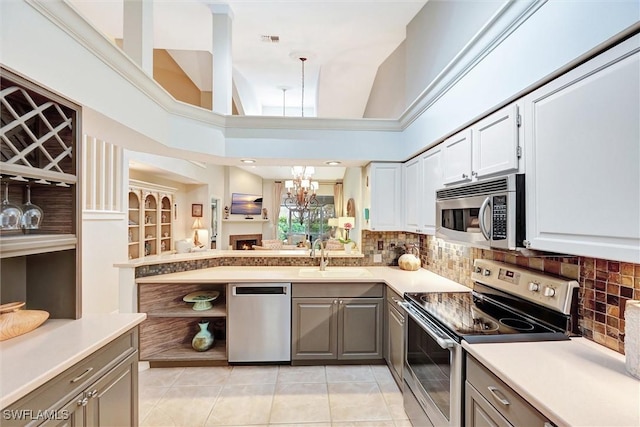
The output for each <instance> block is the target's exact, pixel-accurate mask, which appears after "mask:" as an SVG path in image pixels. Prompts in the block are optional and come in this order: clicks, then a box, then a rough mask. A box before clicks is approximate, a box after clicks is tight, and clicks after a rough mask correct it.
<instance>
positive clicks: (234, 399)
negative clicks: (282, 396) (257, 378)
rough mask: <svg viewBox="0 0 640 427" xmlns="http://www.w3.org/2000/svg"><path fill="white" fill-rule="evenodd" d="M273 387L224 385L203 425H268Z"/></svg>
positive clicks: (270, 385) (264, 385) (268, 385)
mask: <svg viewBox="0 0 640 427" xmlns="http://www.w3.org/2000/svg"><path fill="white" fill-rule="evenodd" d="M234 370H235V368H234ZM275 387H276V385H275V384H244V385H242V384H227V385H225V386H224V387H223V389H222V391H221V392H220V395H219V396H218V400H217V401H216V403H215V405H214V407H213V410H212V411H211V414H210V415H209V418H208V419H207V421H206V423H205V425H206V426H220V425H224V426H249V425H255V424H268V423H269V414H270V412H271V404H272V402H273V394H274V392H275Z"/></svg>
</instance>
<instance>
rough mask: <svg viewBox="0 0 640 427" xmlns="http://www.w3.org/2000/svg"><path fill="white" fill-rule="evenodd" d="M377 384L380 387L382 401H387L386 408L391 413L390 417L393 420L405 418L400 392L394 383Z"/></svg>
mask: <svg viewBox="0 0 640 427" xmlns="http://www.w3.org/2000/svg"><path fill="white" fill-rule="evenodd" d="M378 386H379V387H380V391H381V392H382V396H383V397H384V401H385V402H386V403H387V409H388V410H389V413H390V414H391V418H393V419H394V420H406V419H407V414H406V412H405V411H404V401H403V398H402V392H400V389H399V388H398V386H397V385H396V383H395V382H391V383H379V384H378Z"/></svg>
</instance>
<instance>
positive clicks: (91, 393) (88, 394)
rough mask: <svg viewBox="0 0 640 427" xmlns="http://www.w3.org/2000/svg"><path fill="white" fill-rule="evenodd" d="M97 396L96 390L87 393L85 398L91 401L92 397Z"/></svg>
mask: <svg viewBox="0 0 640 427" xmlns="http://www.w3.org/2000/svg"><path fill="white" fill-rule="evenodd" d="M97 395H98V390H91V391H90V392H89V393H87V397H88V398H89V399H93V398H94V397H96V396H97Z"/></svg>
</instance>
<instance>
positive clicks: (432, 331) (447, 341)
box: [397, 301, 457, 350]
mask: <svg viewBox="0 0 640 427" xmlns="http://www.w3.org/2000/svg"><path fill="white" fill-rule="evenodd" d="M397 304H398V305H399V306H400V307H402V308H403V309H404V311H405V312H406V313H407V314H408V315H409V317H411V318H412V319H413V320H415V321H416V323H417V324H418V325H420V327H421V328H422V329H423V330H424V331H425V332H426V333H427V334H429V336H430V337H431V338H433V339H434V340H435V342H437V343H438V345H439V346H440V347H442V348H443V349H445V350H446V349H448V348H452V347H455V346H456V345H457V343H456V341H455V340H454V339H452V338H450V337H449V336H448V335H447V334H446V333H444V332H443V331H442V330H441V329H440V328H438V327H437V326H436V325H435V324H434V323H433V322H431V321H429V320H428V319H423V318H420V317H418V316H417V315H416V314H415V313H414V312H413V308H411V305H410V304H409V303H408V302H406V301H398V303H397Z"/></svg>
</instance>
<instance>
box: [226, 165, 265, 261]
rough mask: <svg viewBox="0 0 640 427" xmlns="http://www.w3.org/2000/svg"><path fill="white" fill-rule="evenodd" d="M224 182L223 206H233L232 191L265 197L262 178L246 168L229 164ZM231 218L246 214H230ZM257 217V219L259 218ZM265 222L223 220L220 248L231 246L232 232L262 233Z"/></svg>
mask: <svg viewBox="0 0 640 427" xmlns="http://www.w3.org/2000/svg"><path fill="white" fill-rule="evenodd" d="M224 169H225V172H224V176H225V177H224V182H225V192H224V197H223V199H222V207H223V208H224V207H225V206H229V208H231V194H232V193H246V194H262V195H263V197H264V196H265V194H264V193H263V184H262V178H261V177H260V176H258V175H255V174H252V173H250V172H247V171H246V170H244V169H241V168H237V167H233V166H227V167H225V168H224ZM229 218H230V219H242V218H244V215H230V217H229ZM259 218H260V217H256V218H255V219H259ZM262 230H263V223H262V221H256V220H246V221H241V222H231V221H228V222H225V221H222V228H221V230H220V238H219V240H218V248H219V249H228V248H229V235H232V234H262Z"/></svg>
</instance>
